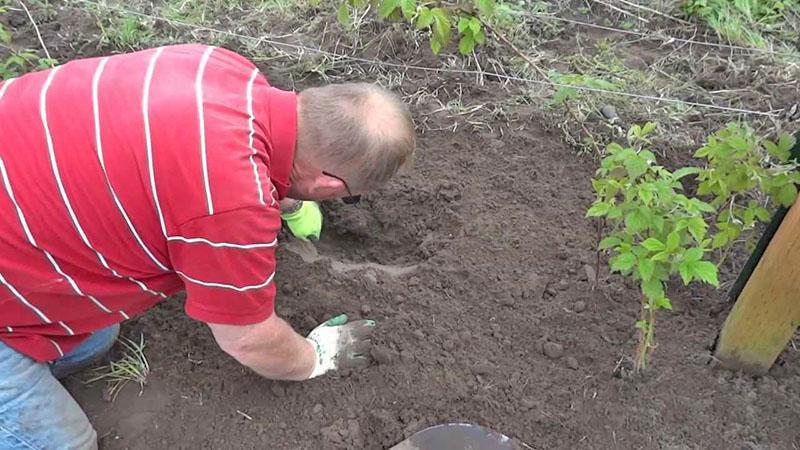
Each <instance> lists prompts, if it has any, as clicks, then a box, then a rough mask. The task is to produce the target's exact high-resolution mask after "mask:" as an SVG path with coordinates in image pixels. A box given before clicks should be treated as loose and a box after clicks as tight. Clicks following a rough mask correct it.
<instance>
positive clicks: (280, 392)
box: [269, 383, 286, 398]
mask: <svg viewBox="0 0 800 450" xmlns="http://www.w3.org/2000/svg"><path fill="white" fill-rule="evenodd" d="M269 390H270V391H272V394H273V395H274V396H275V397H278V398H280V397H283V396H285V395H286V388H285V387H283V386H281V385H280V384H278V383H272V387H270V388H269Z"/></svg>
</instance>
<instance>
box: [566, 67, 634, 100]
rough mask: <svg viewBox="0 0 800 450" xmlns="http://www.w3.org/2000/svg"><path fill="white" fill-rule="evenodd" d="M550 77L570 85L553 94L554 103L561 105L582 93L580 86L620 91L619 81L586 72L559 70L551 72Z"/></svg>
mask: <svg viewBox="0 0 800 450" xmlns="http://www.w3.org/2000/svg"><path fill="white" fill-rule="evenodd" d="M550 79H551V80H553V81H554V82H556V83H559V84H562V85H568V86H562V87H560V88H558V90H557V91H556V92H555V94H553V99H552V101H551V104H552V105H561V104H563V103H564V102H566V101H568V100H572V99H575V98H577V97H578V96H579V95H580V91H579V90H578V89H577V88H578V87H588V88H591V89H602V90H604V91H618V90H619V89H620V86H619V84H618V83H615V82H613V81H608V80H604V79H602V78H597V77H593V76H591V75H586V74H576V73H567V74H564V73H560V72H557V71H552V72H551V73H550ZM570 86H576V87H570Z"/></svg>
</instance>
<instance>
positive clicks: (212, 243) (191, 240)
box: [167, 236, 278, 250]
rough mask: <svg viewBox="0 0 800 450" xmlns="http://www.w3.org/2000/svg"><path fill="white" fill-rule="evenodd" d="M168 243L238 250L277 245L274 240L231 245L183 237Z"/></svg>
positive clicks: (276, 241)
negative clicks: (179, 242) (184, 243)
mask: <svg viewBox="0 0 800 450" xmlns="http://www.w3.org/2000/svg"><path fill="white" fill-rule="evenodd" d="M167 240H168V241H181V242H186V243H188V244H208V245H210V246H212V247H217V248H220V247H224V248H239V249H245V250H246V249H250V248H268V247H275V246H276V245H278V239H277V238H276V239H274V240H273V241H272V242H266V243H258V244H233V243H229V242H214V241H209V240H208V239H204V238H187V237H183V236H170V237H168V238H167Z"/></svg>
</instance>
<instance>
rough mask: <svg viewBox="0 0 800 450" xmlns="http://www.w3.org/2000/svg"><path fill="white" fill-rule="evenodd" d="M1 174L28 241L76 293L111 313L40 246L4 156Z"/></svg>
mask: <svg viewBox="0 0 800 450" xmlns="http://www.w3.org/2000/svg"><path fill="white" fill-rule="evenodd" d="M0 176H2V178H3V185H4V186H5V188H6V193H7V194H8V197H9V198H10V199H11V203H13V204H14V209H16V210H17V218H18V219H19V223H20V225H22V229H23V231H24V232H25V236H26V237H27V238H28V243H29V244H31V245H32V246H33V247H35V248H37V249H39V250H40V251H41V252H42V253H44V256H45V257H46V258H47V261H49V262H50V265H51V266H53V269H55V271H56V272H57V273H58V274H59V275H61V276H62V277H64V279H65V280H67V283H69V285H70V286H71V287H72V290H73V291H74V292H75V293H76V294H78V295H80V296H81V297H89V300H91V301H92V303H94V304H95V305H96V306H97V307H98V308H100V309H101V310H103V311H104V312H107V313H110V312H111V310H110V309H108V308H106V306H105V305H104V304H103V303H101V302H100V300H97V299H96V298H95V297H94V296H91V295H89V296H87V295H85V294H84V293H83V291H81V289H80V288H79V287H78V284H77V283H76V282H75V280H73V279H72V277H70V276H69V275H67V274H66V273H64V271H63V270H61V266H59V265H58V262H56V259H55V258H53V255H51V254H50V252H48V251H47V250H45V249H43V248H40V247H39V244H38V243H37V242H36V239H35V238H34V237H33V234H32V233H31V230H30V228H28V221H27V220H26V219H25V214H23V213H22V209H21V208H20V207H19V203H17V198H16V197H15V196H14V190H13V189H11V181H10V180H9V178H8V172H6V166H5V164H4V163H3V159H2V158H0Z"/></svg>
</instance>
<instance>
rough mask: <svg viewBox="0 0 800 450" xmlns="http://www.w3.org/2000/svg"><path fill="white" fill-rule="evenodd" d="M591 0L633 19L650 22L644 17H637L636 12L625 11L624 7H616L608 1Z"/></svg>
mask: <svg viewBox="0 0 800 450" xmlns="http://www.w3.org/2000/svg"><path fill="white" fill-rule="evenodd" d="M592 1H593V2H595V3H599V4H601V5H603V6H605V7H606V8H609V9H613V10H614V11H616V12H618V13H620V14H623V15H626V16H630V17H633V18H634V19H637V20H641V21H642V22H644V23H650V21H649V20H647V19H645V18H644V17H639V16H637V15H636V14H634V13H632V12H630V11H625V10H624V9H622V8H618V7H616V6H614V5H612V4H610V3H606V2H604V1H601V0H592Z"/></svg>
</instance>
